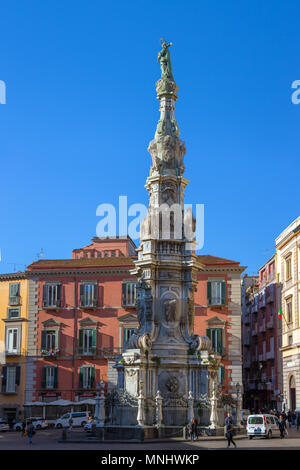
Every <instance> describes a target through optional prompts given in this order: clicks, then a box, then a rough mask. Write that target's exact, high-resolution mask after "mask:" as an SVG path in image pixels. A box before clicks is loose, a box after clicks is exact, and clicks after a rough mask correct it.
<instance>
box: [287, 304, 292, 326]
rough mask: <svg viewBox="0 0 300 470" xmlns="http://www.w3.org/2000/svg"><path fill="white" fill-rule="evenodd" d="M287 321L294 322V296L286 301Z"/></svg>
mask: <svg viewBox="0 0 300 470" xmlns="http://www.w3.org/2000/svg"><path fill="white" fill-rule="evenodd" d="M286 321H287V323H292V321H293V309H292V298H289V299H288V300H287V301H286Z"/></svg>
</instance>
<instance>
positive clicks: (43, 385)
mask: <svg viewBox="0 0 300 470" xmlns="http://www.w3.org/2000/svg"><path fill="white" fill-rule="evenodd" d="M42 388H46V367H43V371H42Z"/></svg>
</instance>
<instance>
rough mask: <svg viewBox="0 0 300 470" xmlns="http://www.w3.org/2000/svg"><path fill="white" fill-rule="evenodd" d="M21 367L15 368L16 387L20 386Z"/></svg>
mask: <svg viewBox="0 0 300 470" xmlns="http://www.w3.org/2000/svg"><path fill="white" fill-rule="evenodd" d="M20 378H21V366H16V385H20Z"/></svg>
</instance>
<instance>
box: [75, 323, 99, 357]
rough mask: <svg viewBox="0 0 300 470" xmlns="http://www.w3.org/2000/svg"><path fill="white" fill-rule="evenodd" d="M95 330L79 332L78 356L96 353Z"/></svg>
mask: <svg viewBox="0 0 300 470" xmlns="http://www.w3.org/2000/svg"><path fill="white" fill-rule="evenodd" d="M96 335H97V331H96V328H92V329H87V328H82V329H80V330H79V344H78V349H79V354H84V355H91V354H95V352H96V340H97V337H96Z"/></svg>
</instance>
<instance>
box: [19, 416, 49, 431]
mask: <svg viewBox="0 0 300 470" xmlns="http://www.w3.org/2000/svg"><path fill="white" fill-rule="evenodd" d="M29 421H32V424H33V427H34V428H35V429H46V428H47V427H48V422H47V420H45V419H43V418H41V417H34V418H27V419H26V424H27V423H28V422H29ZM13 429H14V430H15V431H22V421H19V422H17V423H16V424H15V425H14V427H13Z"/></svg>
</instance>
